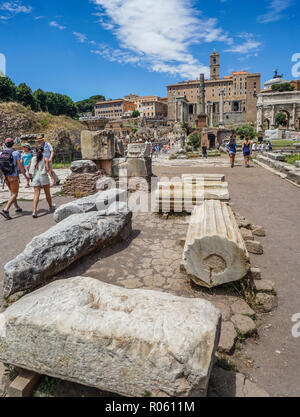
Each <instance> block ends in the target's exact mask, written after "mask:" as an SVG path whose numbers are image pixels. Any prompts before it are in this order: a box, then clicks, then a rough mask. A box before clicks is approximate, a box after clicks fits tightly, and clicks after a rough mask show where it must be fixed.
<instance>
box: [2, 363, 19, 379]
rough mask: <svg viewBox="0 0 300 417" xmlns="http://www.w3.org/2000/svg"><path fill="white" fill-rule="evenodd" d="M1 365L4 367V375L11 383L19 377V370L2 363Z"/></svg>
mask: <svg viewBox="0 0 300 417" xmlns="http://www.w3.org/2000/svg"><path fill="white" fill-rule="evenodd" d="M3 365H4V367H5V371H4V375H5V376H7V377H8V378H9V379H10V380H11V381H12V380H14V379H15V378H16V377H17V376H18V375H19V370H18V368H16V367H15V366H12V365H9V364H8V363H4V364H3Z"/></svg>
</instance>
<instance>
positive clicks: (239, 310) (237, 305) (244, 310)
mask: <svg viewBox="0 0 300 417" xmlns="http://www.w3.org/2000/svg"><path fill="white" fill-rule="evenodd" d="M231 311H232V313H233V314H249V315H250V316H254V315H255V311H253V310H252V308H251V307H249V305H248V304H247V303H246V301H244V300H237V301H235V302H234V303H233V304H232V305H231Z"/></svg>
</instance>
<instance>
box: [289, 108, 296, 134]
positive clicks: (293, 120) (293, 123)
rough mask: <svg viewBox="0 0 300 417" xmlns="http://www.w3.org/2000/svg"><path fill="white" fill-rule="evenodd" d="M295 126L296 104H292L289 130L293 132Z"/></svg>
mask: <svg viewBox="0 0 300 417" xmlns="http://www.w3.org/2000/svg"><path fill="white" fill-rule="evenodd" d="M295 125H296V103H294V104H293V111H292V117H291V126H290V128H291V129H293V130H295V127H296V126H295Z"/></svg>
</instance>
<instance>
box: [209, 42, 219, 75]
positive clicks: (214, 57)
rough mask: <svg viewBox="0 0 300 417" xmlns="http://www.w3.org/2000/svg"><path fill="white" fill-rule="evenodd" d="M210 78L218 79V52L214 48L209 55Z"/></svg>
mask: <svg viewBox="0 0 300 417" xmlns="http://www.w3.org/2000/svg"><path fill="white" fill-rule="evenodd" d="M210 79H211V80H219V79H220V54H218V52H216V50H215V49H214V52H213V53H212V54H211V55H210Z"/></svg>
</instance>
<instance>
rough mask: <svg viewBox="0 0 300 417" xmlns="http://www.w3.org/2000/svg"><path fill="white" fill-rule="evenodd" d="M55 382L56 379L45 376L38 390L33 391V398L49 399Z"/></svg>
mask: <svg viewBox="0 0 300 417" xmlns="http://www.w3.org/2000/svg"><path fill="white" fill-rule="evenodd" d="M57 382H58V381H57V380H56V379H54V378H51V377H49V376H45V377H44V378H43V379H42V381H41V383H40V384H39V386H38V388H37V389H36V390H35V391H34V393H33V397H51V396H52V395H53V392H54V388H55V386H56V385H57Z"/></svg>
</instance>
